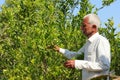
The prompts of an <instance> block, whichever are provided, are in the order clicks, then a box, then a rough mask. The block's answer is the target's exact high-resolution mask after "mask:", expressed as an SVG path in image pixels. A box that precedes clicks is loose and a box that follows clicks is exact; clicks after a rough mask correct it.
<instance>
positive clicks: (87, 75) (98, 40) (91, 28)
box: [55, 14, 111, 80]
mask: <svg viewBox="0 0 120 80" xmlns="http://www.w3.org/2000/svg"><path fill="white" fill-rule="evenodd" d="M99 26H100V19H99V17H98V16H97V15H95V14H88V15H86V16H84V18H83V23H82V26H81V30H82V32H83V34H85V36H86V37H87V38H88V40H87V42H86V43H85V44H84V46H83V47H82V48H81V49H80V50H79V51H78V52H72V51H69V50H67V49H63V48H60V47H58V46H55V50H56V51H59V52H61V53H62V54H63V55H65V56H66V57H67V58H69V59H71V58H72V57H74V56H76V55H78V54H82V53H84V60H67V61H66V62H65V63H64V66H65V67H67V68H76V69H82V80H90V79H92V78H95V77H98V76H101V75H108V74H109V68H110V59H111V55H110V44H109V41H108V40H107V39H106V38H105V37H103V36H101V35H99V33H98V28H99Z"/></svg>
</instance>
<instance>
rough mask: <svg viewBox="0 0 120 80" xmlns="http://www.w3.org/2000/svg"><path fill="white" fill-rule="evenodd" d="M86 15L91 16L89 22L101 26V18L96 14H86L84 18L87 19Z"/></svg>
mask: <svg viewBox="0 0 120 80" xmlns="http://www.w3.org/2000/svg"><path fill="white" fill-rule="evenodd" d="M86 17H88V18H89V23H90V24H94V25H96V26H97V28H99V27H100V18H99V17H98V16H97V15H96V14H88V15H86V16H84V18H83V19H85V18H86Z"/></svg>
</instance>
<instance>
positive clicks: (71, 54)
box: [59, 47, 84, 59]
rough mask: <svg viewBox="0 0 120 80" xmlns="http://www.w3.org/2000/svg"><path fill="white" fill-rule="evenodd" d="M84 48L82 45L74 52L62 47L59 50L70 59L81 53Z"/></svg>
mask: <svg viewBox="0 0 120 80" xmlns="http://www.w3.org/2000/svg"><path fill="white" fill-rule="evenodd" d="M83 50H84V47H82V48H81V49H80V50H79V51H78V52H73V51H69V50H68V49H63V48H60V50H59V52H61V53H62V54H63V55H64V56H65V57H67V58H68V59H71V58H73V57H75V56H76V55H79V54H81V53H82V52H83Z"/></svg>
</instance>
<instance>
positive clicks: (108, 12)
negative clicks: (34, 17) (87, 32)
mask: <svg viewBox="0 0 120 80" xmlns="http://www.w3.org/2000/svg"><path fill="white" fill-rule="evenodd" d="M4 2H5V0H0V6H1V5H2V4H3V3H4ZM90 2H91V3H92V4H94V5H95V6H96V7H97V8H99V7H101V6H102V2H101V0H90ZM119 9H120V0H116V1H115V2H114V3H112V4H111V5H110V6H107V7H105V8H103V9H101V10H100V11H99V12H98V16H99V17H100V19H101V23H102V26H103V27H105V25H104V22H106V21H107V20H108V19H109V18H112V17H113V20H114V27H115V28H117V30H116V31H117V32H118V31H120V27H119V28H118V24H120V13H119Z"/></svg>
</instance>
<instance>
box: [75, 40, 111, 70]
mask: <svg viewBox="0 0 120 80" xmlns="http://www.w3.org/2000/svg"><path fill="white" fill-rule="evenodd" d="M110 58H111V56H110V45H109V42H108V41H107V40H100V42H99V44H98V46H97V48H96V62H90V61H83V60H75V68H77V69H87V70H89V71H102V70H108V69H109V68H110Z"/></svg>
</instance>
